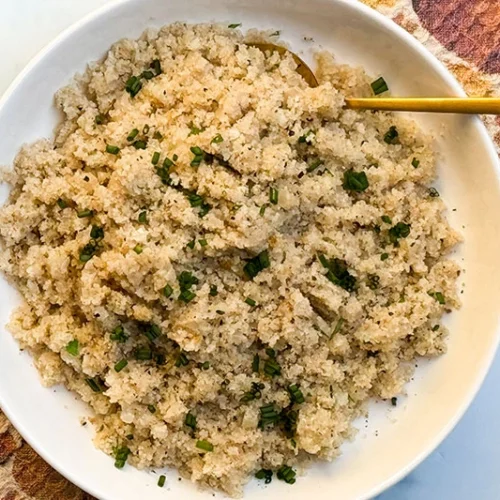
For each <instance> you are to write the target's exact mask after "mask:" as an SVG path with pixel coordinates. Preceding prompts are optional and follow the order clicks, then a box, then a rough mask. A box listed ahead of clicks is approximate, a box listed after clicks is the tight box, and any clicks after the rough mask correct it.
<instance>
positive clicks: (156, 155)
mask: <svg viewBox="0 0 500 500" xmlns="http://www.w3.org/2000/svg"><path fill="white" fill-rule="evenodd" d="M159 161H160V153H159V152H158V151H155V152H154V153H153V156H152V158H151V163H152V164H153V165H158V162H159Z"/></svg>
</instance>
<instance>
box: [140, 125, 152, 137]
mask: <svg viewBox="0 0 500 500" xmlns="http://www.w3.org/2000/svg"><path fill="white" fill-rule="evenodd" d="M149 130H150V126H149V125H148V124H147V123H146V125H144V127H143V128H142V133H143V134H144V135H148V134H149Z"/></svg>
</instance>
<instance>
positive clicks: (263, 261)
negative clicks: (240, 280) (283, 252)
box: [243, 250, 271, 279]
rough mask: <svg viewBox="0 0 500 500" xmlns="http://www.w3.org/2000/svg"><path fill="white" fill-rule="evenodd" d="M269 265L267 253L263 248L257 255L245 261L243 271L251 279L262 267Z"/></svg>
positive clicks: (265, 267)
mask: <svg viewBox="0 0 500 500" xmlns="http://www.w3.org/2000/svg"><path fill="white" fill-rule="evenodd" d="M270 265H271V263H270V260H269V253H268V251H267V250H263V251H262V252H261V253H260V254H259V255H257V256H256V257H254V258H253V259H250V260H249V261H247V263H246V264H245V267H244V268H243V271H244V272H245V274H246V275H247V276H248V277H249V278H250V279H253V278H255V276H257V274H259V273H260V272H261V271H263V270H264V269H267V268H268V267H269V266H270Z"/></svg>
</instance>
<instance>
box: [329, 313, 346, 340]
mask: <svg viewBox="0 0 500 500" xmlns="http://www.w3.org/2000/svg"><path fill="white" fill-rule="evenodd" d="M344 323H345V319H344V318H339V319H338V321H337V324H336V325H335V328H334V329H333V332H332V336H331V337H330V339H332V338H333V336H334V335H337V333H340V330H342V327H343V326H344Z"/></svg>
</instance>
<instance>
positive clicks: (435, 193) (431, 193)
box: [429, 187, 439, 198]
mask: <svg viewBox="0 0 500 500" xmlns="http://www.w3.org/2000/svg"><path fill="white" fill-rule="evenodd" d="M429 196H430V197H431V198H439V191H438V190H437V189H436V188H434V187H430V188H429Z"/></svg>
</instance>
